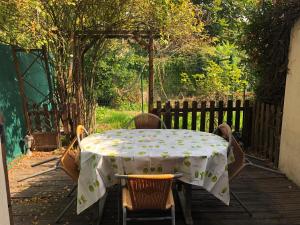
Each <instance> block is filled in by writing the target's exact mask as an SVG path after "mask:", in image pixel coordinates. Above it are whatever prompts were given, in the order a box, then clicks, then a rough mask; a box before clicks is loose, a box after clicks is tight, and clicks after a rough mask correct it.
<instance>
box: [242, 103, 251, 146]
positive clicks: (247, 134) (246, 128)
mask: <svg viewBox="0 0 300 225" xmlns="http://www.w3.org/2000/svg"><path fill="white" fill-rule="evenodd" d="M251 131H252V113H251V108H250V101H249V100H246V101H245V103H244V113H243V131H242V139H243V142H244V145H245V147H248V146H250V144H251V134H252V132H251Z"/></svg>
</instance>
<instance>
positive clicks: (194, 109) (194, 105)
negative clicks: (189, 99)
mask: <svg viewBox="0 0 300 225" xmlns="http://www.w3.org/2000/svg"><path fill="white" fill-rule="evenodd" d="M197 107H198V103H197V102H196V101H193V103H192V130H196V127H197Z"/></svg>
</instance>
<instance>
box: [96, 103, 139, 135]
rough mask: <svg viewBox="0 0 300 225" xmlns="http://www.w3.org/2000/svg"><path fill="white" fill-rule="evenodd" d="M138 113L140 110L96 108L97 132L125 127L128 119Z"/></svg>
mask: <svg viewBox="0 0 300 225" xmlns="http://www.w3.org/2000/svg"><path fill="white" fill-rule="evenodd" d="M138 113H140V111H134V110H119V109H112V108H108V107H98V108H97V109H96V122H97V125H96V132H103V131H106V130H112V129H121V128H125V127H126V125H127V123H128V121H129V120H130V119H132V118H133V117H134V116H135V115H136V114H138Z"/></svg>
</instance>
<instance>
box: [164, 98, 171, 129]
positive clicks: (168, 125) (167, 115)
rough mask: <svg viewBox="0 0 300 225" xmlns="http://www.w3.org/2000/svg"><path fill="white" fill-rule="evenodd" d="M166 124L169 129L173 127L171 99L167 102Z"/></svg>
mask: <svg viewBox="0 0 300 225" xmlns="http://www.w3.org/2000/svg"><path fill="white" fill-rule="evenodd" d="M164 120H165V124H166V126H167V128H168V129H171V128H172V114H171V103H170V101H168V102H166V104H165V116H164Z"/></svg>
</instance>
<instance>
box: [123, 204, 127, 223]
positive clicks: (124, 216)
mask: <svg viewBox="0 0 300 225" xmlns="http://www.w3.org/2000/svg"><path fill="white" fill-rule="evenodd" d="M126 223H127V211H126V207H123V225H126Z"/></svg>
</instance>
